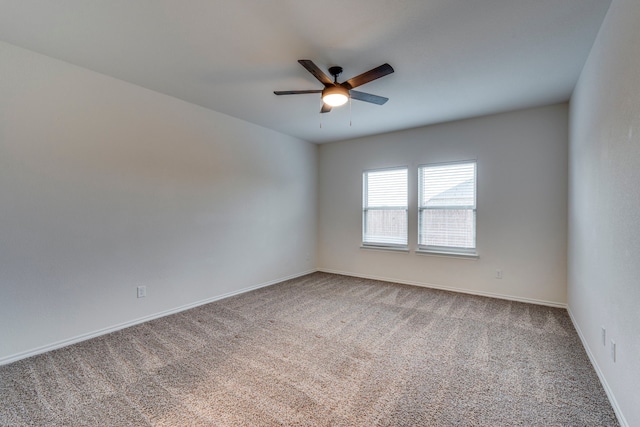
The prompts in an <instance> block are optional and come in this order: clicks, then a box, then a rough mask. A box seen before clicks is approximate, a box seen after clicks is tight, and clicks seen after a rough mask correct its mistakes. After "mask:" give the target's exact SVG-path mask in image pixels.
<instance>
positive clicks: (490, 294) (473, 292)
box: [318, 268, 567, 308]
mask: <svg viewBox="0 0 640 427" xmlns="http://www.w3.org/2000/svg"><path fill="white" fill-rule="evenodd" d="M318 271H321V272H323V273H332V274H341V275H343V276H351V277H360V278H362V279H372V280H381V281H383V282H392V283H401V284H403V285H413V286H420V287H422V288H432V289H440V290H443V291H451V292H459V293H463V294H470V295H478V296H483V297H490V298H498V299H504V300H509V301H518V302H524V303H528V304H537V305H546V306H549V307H557V308H567V304H564V303H560V302H555V301H546V300H539V299H534V298H524V297H517V296H513V295H503V294H496V293H493V292H483V291H476V290H473V289H464V288H454V287H452V286H442V285H434V284H432V283H424V282H416V281H412V280H399V279H394V278H391V277H381V276H372V275H368V274H359V273H350V272H345V271H338V270H331V269H326V268H320V269H318Z"/></svg>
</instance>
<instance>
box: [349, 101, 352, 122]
mask: <svg viewBox="0 0 640 427" xmlns="http://www.w3.org/2000/svg"><path fill="white" fill-rule="evenodd" d="M351 104H352V102H351V97H349V127H351V122H352V120H353V112H352V110H351Z"/></svg>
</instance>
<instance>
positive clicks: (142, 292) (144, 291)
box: [137, 286, 147, 298]
mask: <svg viewBox="0 0 640 427" xmlns="http://www.w3.org/2000/svg"><path fill="white" fill-rule="evenodd" d="M137 289H138V298H144V297H146V296H147V287H146V286H138V288H137Z"/></svg>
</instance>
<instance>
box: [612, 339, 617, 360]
mask: <svg viewBox="0 0 640 427" xmlns="http://www.w3.org/2000/svg"><path fill="white" fill-rule="evenodd" d="M611 360H613V363H616V342H615V341H614V340H611Z"/></svg>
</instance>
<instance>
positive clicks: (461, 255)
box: [415, 249, 480, 259]
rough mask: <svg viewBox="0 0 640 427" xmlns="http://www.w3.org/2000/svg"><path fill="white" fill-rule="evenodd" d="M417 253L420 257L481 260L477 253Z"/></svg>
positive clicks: (419, 250) (420, 251)
mask: <svg viewBox="0 0 640 427" xmlns="http://www.w3.org/2000/svg"><path fill="white" fill-rule="evenodd" d="M415 253H417V254H419V255H434V256H443V257H450V258H465V259H478V258H480V257H479V256H478V254H477V253H465V252H446V251H429V250H426V249H416V250H415Z"/></svg>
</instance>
